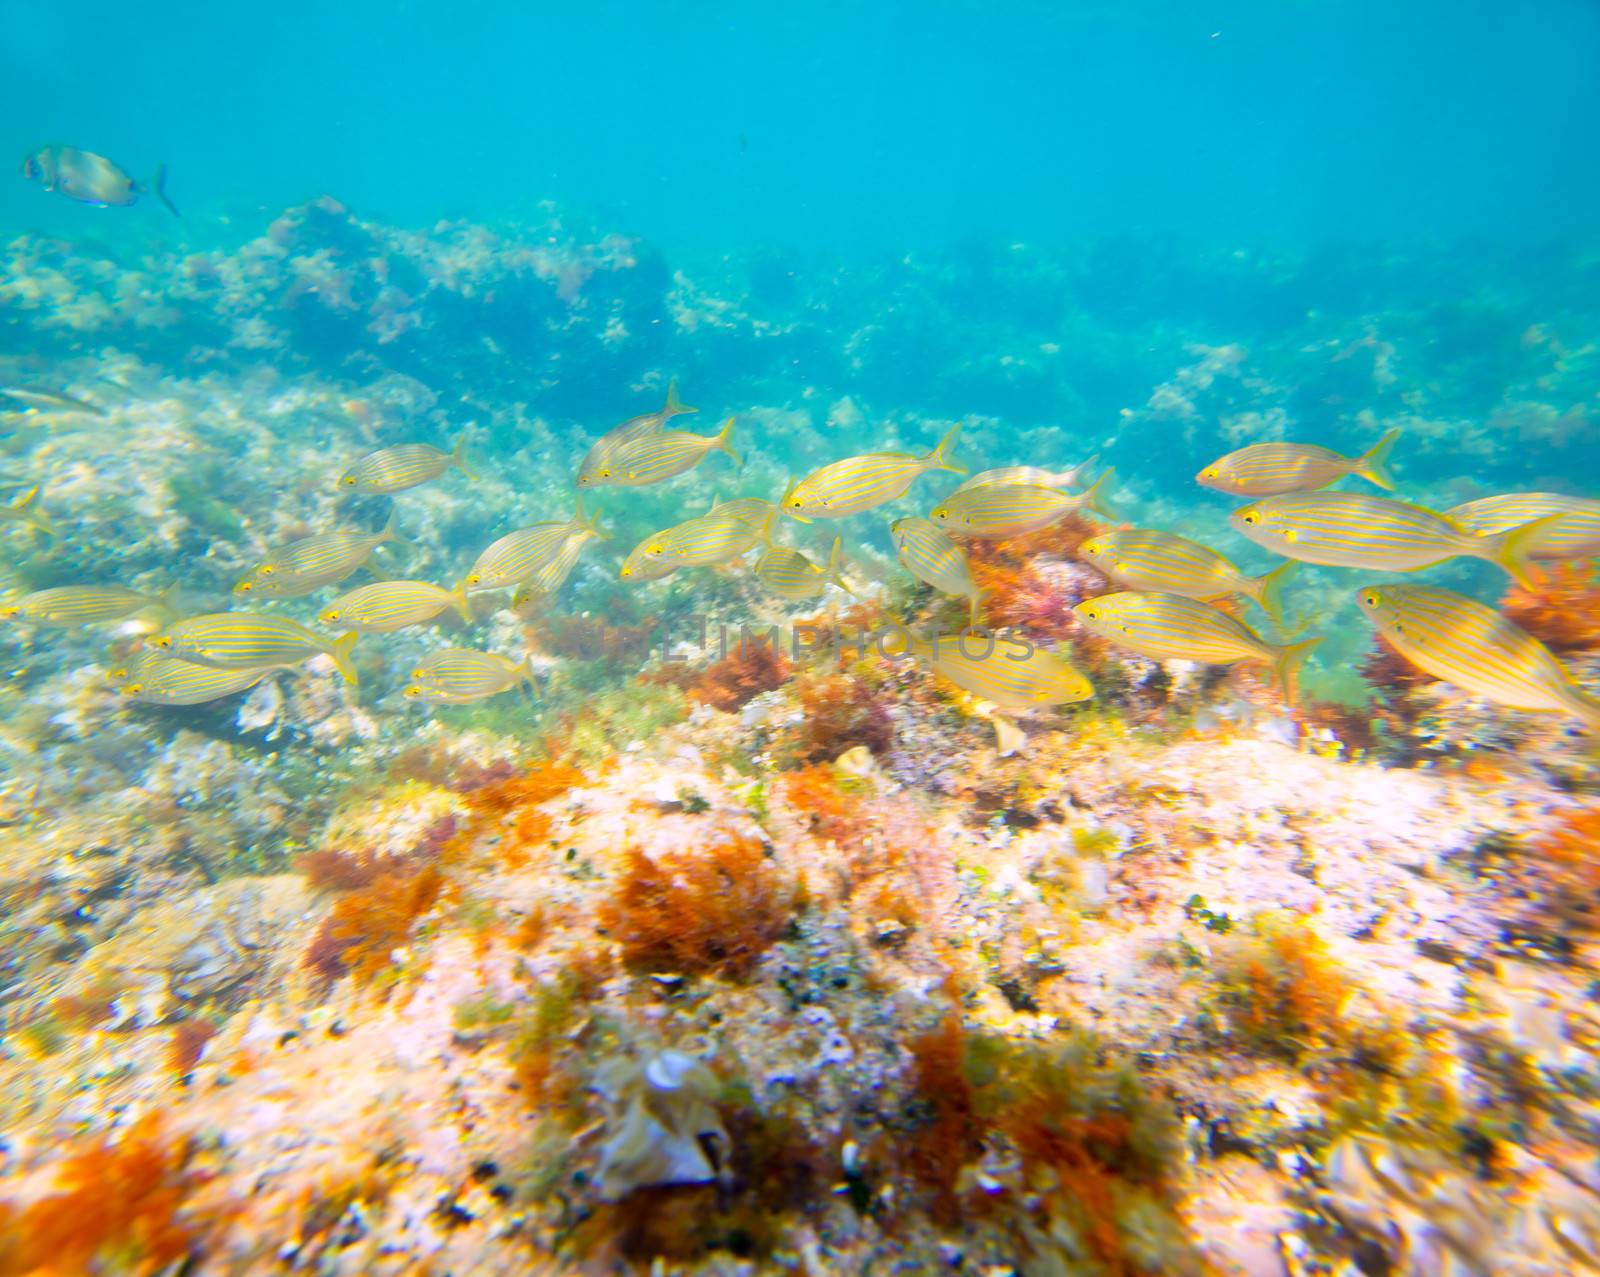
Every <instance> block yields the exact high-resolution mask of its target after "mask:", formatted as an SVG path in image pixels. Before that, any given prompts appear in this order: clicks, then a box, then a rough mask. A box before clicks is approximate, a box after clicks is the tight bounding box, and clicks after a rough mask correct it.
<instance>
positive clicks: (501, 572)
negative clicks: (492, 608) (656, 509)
mask: <svg viewBox="0 0 1600 1277" xmlns="http://www.w3.org/2000/svg"><path fill="white" fill-rule="evenodd" d="M580 532H586V533H588V534H589V535H590V536H593V537H599V538H601V539H604V537H605V533H603V532H601V531H600V527H599V525H598V524H597V523H595V521H594V518H593V517H592V516H591V515H590V514H589V513H588V512H587V511H585V510H584V508H583V498H582V497H581V496H580V497H579V498H578V510H577V513H576V514H574V515H573V516H572V518H570V519H568V520H567V521H566V522H565V523H535V524H533V525H532V526H530V527H526V528H518V529H517V530H516V531H515V532H508V533H506V534H505V536H503V537H501V538H500V539H499V540H498V541H496V542H494V544H492V545H491V546H489V548H488V549H487V550H485V551H484V552H483V553H482V554H480V555H479V556H478V559H477V562H475V563H474V564H473V565H472V570H471V571H470V572H468V573H467V585H468V587H470V588H471V589H475V590H499V589H504V588H505V587H506V586H508V585H520V584H521V583H522V582H523V581H526V580H527V579H528V578H529V577H531V576H532V575H533V574H534V573H535V572H537V571H539V569H540V568H542V567H544V566H545V565H546V564H548V563H549V562H550V560H551V559H553V558H555V557H556V555H557V554H559V553H560V552H561V548H562V547H563V546H564V545H566V543H567V538H568V537H571V536H575V535H576V534H578V533H580Z"/></svg>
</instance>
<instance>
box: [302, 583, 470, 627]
mask: <svg viewBox="0 0 1600 1277" xmlns="http://www.w3.org/2000/svg"><path fill="white" fill-rule="evenodd" d="M452 607H453V608H455V610H456V612H457V613H458V614H459V615H460V617H461V619H462V620H463V621H465V622H466V623H467V624H468V625H470V624H472V604H471V602H469V601H468V599H467V583H466V582H465V581H463V582H462V583H461V584H460V585H458V586H456V588H455V589H453V590H446V589H444V588H443V587H441V586H437V585H434V584H433V583H431V582H429V581H375V582H373V583H372V584H371V585H363V586H361V587H359V588H358V589H354V590H350V591H349V592H347V593H345V594H341V595H340V596H339V597H338V598H336V599H335V600H334V601H333V602H332V603H330V604H328V606H327V607H325V608H323V609H322V611H320V612H318V613H317V620H319V621H321V622H322V624H324V625H327V626H331V627H332V628H334V629H336V630H354V631H355V632H356V633H358V634H392V633H394V631H396V630H403V629H405V628H406V627H407V626H410V625H422V624H425V623H426V622H428V621H431V620H433V618H434V617H436V616H438V615H439V614H440V613H441V612H443V611H444V610H445V609H446V608H452Z"/></svg>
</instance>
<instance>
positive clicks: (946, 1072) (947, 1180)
mask: <svg viewBox="0 0 1600 1277" xmlns="http://www.w3.org/2000/svg"><path fill="white" fill-rule="evenodd" d="M911 1061H912V1067H913V1069H914V1071H915V1072H914V1076H915V1083H916V1090H917V1096H918V1098H919V1099H920V1100H921V1102H922V1103H923V1104H924V1105H925V1106H926V1107H927V1110H928V1120H927V1122H926V1124H925V1125H924V1126H923V1127H922V1129H921V1130H919V1131H918V1132H917V1133H916V1135H915V1137H914V1138H913V1139H912V1141H911V1146H910V1150H909V1153H908V1159H907V1166H908V1168H909V1169H910V1171H911V1173H912V1175H913V1176H914V1177H915V1178H916V1179H917V1181H918V1182H919V1183H921V1184H922V1185H923V1186H924V1187H926V1188H928V1189H930V1190H932V1192H933V1211H934V1215H935V1217H936V1218H938V1219H940V1220H941V1221H943V1222H945V1223H954V1222H955V1220H956V1219H957V1218H959V1215H960V1200H959V1198H958V1196H957V1192H956V1188H957V1184H958V1182H959V1179H960V1175H961V1168H962V1167H964V1166H966V1165H967V1163H968V1162H970V1161H972V1160H973V1159H974V1158H976V1157H977V1156H978V1154H979V1153H980V1152H981V1146H982V1136H983V1128H982V1127H981V1126H980V1124H979V1122H978V1114H977V1100H976V1096H975V1095H974V1092H973V1087H972V1081H971V1079H970V1077H969V1076H968V1073H967V1035H966V1032H965V1030H964V1029H963V1028H962V1027H961V1019H960V1017H959V1016H958V1015H956V1014H955V1013H954V1012H952V1013H950V1014H949V1015H946V1016H945V1017H944V1019H942V1020H941V1021H940V1022H939V1024H938V1026H937V1027H936V1028H933V1029H931V1030H929V1031H928V1032H927V1033H924V1034H922V1035H921V1036H919V1037H916V1038H913V1039H912V1040H911Z"/></svg>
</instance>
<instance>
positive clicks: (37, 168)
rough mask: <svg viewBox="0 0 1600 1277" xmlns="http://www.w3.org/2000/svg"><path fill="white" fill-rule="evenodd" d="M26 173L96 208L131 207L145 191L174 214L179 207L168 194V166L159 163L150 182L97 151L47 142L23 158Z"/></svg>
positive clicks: (51, 188)
mask: <svg viewBox="0 0 1600 1277" xmlns="http://www.w3.org/2000/svg"><path fill="white" fill-rule="evenodd" d="M22 176H23V177H25V178H27V179H28V180H29V181H30V182H38V183H39V185H41V186H43V187H44V189H45V190H47V191H54V192H55V193H56V194H58V195H65V196H66V197H67V198H68V199H70V200H77V201H78V203H80V204H93V205H94V206H95V207H96V208H111V207H116V208H127V207H128V206H129V205H130V204H137V203H138V202H139V197H140V196H141V195H154V196H155V197H156V198H157V199H158V200H160V201H161V202H162V203H163V204H165V205H166V206H167V211H168V212H170V213H171V214H172V215H173V216H174V217H177V216H179V213H178V210H177V208H176V207H175V206H174V205H173V203H172V201H171V200H169V199H168V198H167V166H166V165H165V164H161V165H158V166H157V167H156V171H155V176H153V177H152V178H151V179H150V180H149V181H148V182H140V181H137V180H135V179H134V178H131V177H129V176H128V175H127V174H126V173H125V172H123V171H122V169H121V168H119V167H118V166H117V165H115V164H113V163H112V162H111V161H110V160H108V159H106V157H105V156H103V155H96V154H95V153H94V152H93V151H80V150H79V149H78V148H77V147H75V146H45V147H41V148H40V149H39V150H37V151H35V152H34V153H33V154H32V155H29V156H26V157H24V159H23V161H22Z"/></svg>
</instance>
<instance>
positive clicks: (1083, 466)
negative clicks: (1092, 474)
mask: <svg viewBox="0 0 1600 1277" xmlns="http://www.w3.org/2000/svg"><path fill="white" fill-rule="evenodd" d="M1098 460H1100V454H1099V453H1098V452H1092V453H1090V454H1089V456H1088V457H1086V458H1085V459H1084V460H1083V461H1081V462H1079V463H1078V467H1077V470H1078V474H1079V476H1082V475H1086V474H1088V473H1089V471H1090V470H1092V469H1094V463H1095V462H1096V461H1098ZM1079 482H1080V483H1081V482H1082V478H1081V477H1080V479H1079Z"/></svg>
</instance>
